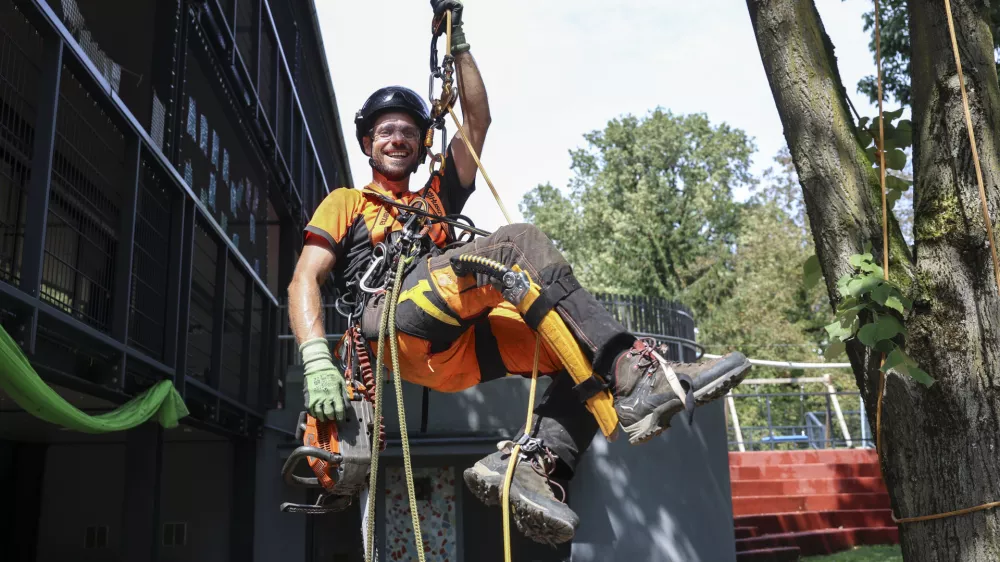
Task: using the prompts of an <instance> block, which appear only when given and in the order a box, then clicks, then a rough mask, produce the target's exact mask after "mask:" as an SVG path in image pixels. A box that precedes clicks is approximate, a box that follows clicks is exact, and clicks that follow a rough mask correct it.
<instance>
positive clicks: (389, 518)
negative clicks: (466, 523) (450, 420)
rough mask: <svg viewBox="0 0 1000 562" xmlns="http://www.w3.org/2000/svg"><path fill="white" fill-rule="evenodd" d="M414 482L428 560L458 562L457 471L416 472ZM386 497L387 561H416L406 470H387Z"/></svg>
mask: <svg viewBox="0 0 1000 562" xmlns="http://www.w3.org/2000/svg"><path fill="white" fill-rule="evenodd" d="M413 479H414V491H415V496H416V497H417V512H418V513H419V514H420V531H421V533H422V538H423V542H424V553H425V559H426V560H427V561H428V562H431V561H434V562H457V561H458V546H457V543H456V540H457V538H458V532H457V530H456V528H455V526H456V522H457V517H456V515H455V509H456V508H455V493H456V488H455V469H454V467H451V466H443V467H428V468H414V469H413ZM385 494H386V498H385V506H386V507H385V508H386V527H387V529H386V541H387V542H386V545H387V547H386V551H387V559H388V560H394V561H395V560H415V559H416V558H417V557H416V556H415V552H416V546H415V545H416V541H415V540H414V536H413V530H412V529H413V527H412V523H411V515H410V503H409V498H408V496H407V491H406V476H405V473H404V471H403V468H402V467H398V468H397V467H393V468H389V469H387V470H386V486H385Z"/></svg>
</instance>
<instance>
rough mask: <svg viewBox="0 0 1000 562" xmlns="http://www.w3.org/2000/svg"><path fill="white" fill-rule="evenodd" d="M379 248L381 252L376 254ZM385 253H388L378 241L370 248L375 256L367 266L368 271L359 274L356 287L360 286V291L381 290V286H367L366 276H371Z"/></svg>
mask: <svg viewBox="0 0 1000 562" xmlns="http://www.w3.org/2000/svg"><path fill="white" fill-rule="evenodd" d="M380 248H381V249H382V254H381V255H378V250H379V249H380ZM386 254H388V249H387V248H386V247H385V244H383V243H381V242H379V243H378V244H376V245H375V249H374V250H372V255H374V256H375V258H374V259H372V263H371V265H369V266H368V271H365V274H364V275H362V276H361V281H359V282H358V287H360V288H361V290H362V291H364V292H366V293H377V292H379V291H380V290H382V287H369V286H368V278H369V277H371V276H372V274H373V273H374V272H375V270H376V269H378V266H379V265H380V264H381V263H382V262H383V261H385V256H386Z"/></svg>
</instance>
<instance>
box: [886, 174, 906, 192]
mask: <svg viewBox="0 0 1000 562" xmlns="http://www.w3.org/2000/svg"><path fill="white" fill-rule="evenodd" d="M912 184H913V182H911V181H907V180H904V179H903V178H897V177H896V176H892V175H886V176H885V188H886V189H898V190H899V191H906V190H907V189H910V186H911V185H912Z"/></svg>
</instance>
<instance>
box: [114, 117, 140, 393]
mask: <svg viewBox="0 0 1000 562" xmlns="http://www.w3.org/2000/svg"><path fill="white" fill-rule="evenodd" d="M141 147H142V143H140V142H139V137H138V136H135V135H133V136H132V137H131V139H129V144H128V148H127V151H126V158H127V162H128V164H127V166H126V169H127V170H130V171H131V174H130V175H129V176H127V177H128V182H129V187H128V188H126V189H125V197H124V200H123V201H122V208H121V220H120V222H119V225H118V255H117V256H116V258H115V281H114V283H115V285H114V302H113V303H112V305H111V314H112V317H111V337H113V338H115V339H116V340H118V341H120V342H122V343H124V344H126V345H127V344H128V318H129V311H130V309H131V306H130V303H131V302H132V260H133V259H134V255H133V251H134V249H135V216H136V213H137V212H138V210H139V206H138V203H139V174H140V173H141V171H140V169H139V162H140V157H139V152H140V150H141ZM122 380H123V381H124V377H122Z"/></svg>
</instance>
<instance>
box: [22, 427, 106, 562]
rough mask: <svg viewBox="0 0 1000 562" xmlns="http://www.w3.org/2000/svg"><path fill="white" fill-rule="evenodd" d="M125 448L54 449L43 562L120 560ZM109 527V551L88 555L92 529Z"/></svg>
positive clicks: (49, 458)
mask: <svg viewBox="0 0 1000 562" xmlns="http://www.w3.org/2000/svg"><path fill="white" fill-rule="evenodd" d="M124 467H125V446H124V445H117V444H116V445H108V444H78V445H77V444H74V445H50V446H49V448H48V452H47V454H46V461H45V479H44V488H43V491H42V509H41V516H40V522H39V528H38V550H37V557H38V562H65V561H67V560H74V561H79V562H110V561H117V560H121V559H122V558H121V554H122V549H121V544H122V541H121V539H122V502H123V501H124V482H125V468H124ZM96 525H105V526H107V527H108V548H106V549H86V548H84V546H85V543H84V541H85V539H86V533H87V527H88V526H96Z"/></svg>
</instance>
